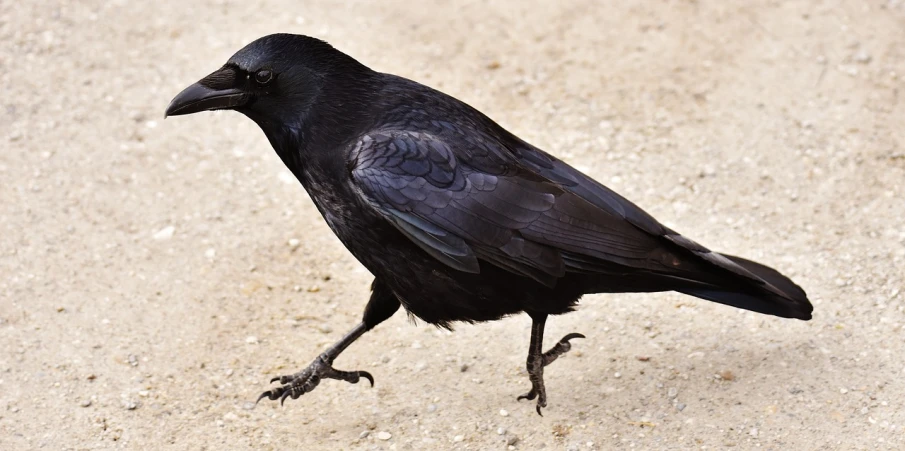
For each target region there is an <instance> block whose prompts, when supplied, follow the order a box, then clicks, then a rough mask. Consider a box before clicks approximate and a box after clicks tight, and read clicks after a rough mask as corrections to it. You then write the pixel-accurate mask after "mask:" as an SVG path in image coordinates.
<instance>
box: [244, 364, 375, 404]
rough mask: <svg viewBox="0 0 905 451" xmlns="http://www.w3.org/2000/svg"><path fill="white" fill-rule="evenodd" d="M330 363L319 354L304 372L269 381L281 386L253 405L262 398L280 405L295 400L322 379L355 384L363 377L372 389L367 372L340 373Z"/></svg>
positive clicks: (263, 394) (264, 394) (370, 378)
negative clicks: (287, 399) (277, 401)
mask: <svg viewBox="0 0 905 451" xmlns="http://www.w3.org/2000/svg"><path fill="white" fill-rule="evenodd" d="M331 363H332V362H331V361H330V359H329V358H327V357H326V356H325V355H323V354H321V355H320V356H318V358H316V359H314V361H313V362H311V365H308V367H307V368H305V369H304V370H302V371H299V372H298V373H295V374H292V375H287V376H280V377H275V378H273V379H271V380H270V383H274V382H276V381H280V384H282V386H281V387H277V388H275V389H273V390H267V391H266V392H264V393H261V396H259V397H258V400H257V401H255V404H257V403H258V402H260V401H261V400H262V399H264V398H268V399H270V400H271V401H275V400H277V399H279V400H280V404H281V405H282V404H283V402H284V401H286V398H292V399H297V398H298V397H299V396H302V395H304V394H305V393H308V392H310V391H311V390H314V388H315V387H317V384H319V383H320V382H321V380H323V379H337V380H341V381H346V382H350V383H352V384H356V383H358V380H359V379H360V378H362V377H363V378H365V379H367V380H368V381H369V382H370V383H371V386H372V387H373V386H374V378H373V377H372V376H371V374H370V373H368V372H367V371H340V370H337V369H334V368H333V367H332V366H331Z"/></svg>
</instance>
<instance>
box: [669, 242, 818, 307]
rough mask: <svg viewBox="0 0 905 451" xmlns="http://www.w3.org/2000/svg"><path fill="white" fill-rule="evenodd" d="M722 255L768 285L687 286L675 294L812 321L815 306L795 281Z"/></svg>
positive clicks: (738, 258)
mask: <svg viewBox="0 0 905 451" xmlns="http://www.w3.org/2000/svg"><path fill="white" fill-rule="evenodd" d="M723 256H724V257H726V258H728V259H729V260H731V261H732V262H733V263H735V264H736V265H739V266H741V267H742V268H744V269H745V270H747V271H748V272H750V273H752V274H754V275H755V276H757V277H759V278H760V279H762V280H763V281H764V282H766V283H767V286H756V285H755V284H751V283H747V281H745V282H746V283H742V284H740V285H739V286H738V287H732V288H724V287H720V286H707V287H687V288H681V289H678V290H676V291H679V292H681V293H685V294H688V295H691V296H695V297H699V298H702V299H707V300H708V301H713V302H719V303H720V304H726V305H731V306H733V307H738V308H743V309H745V310H751V311H754V312H758V313H765V314H768V315H775V316H779V317H783V318H797V319H802V320H809V319H811V312H812V311H813V310H814V307H813V306H812V305H811V303H810V301H808V297H807V294H805V292H804V290H802V289H801V287H799V286H798V285H796V284H795V282H792V281H791V280H789V278H788V277H786V276H784V275H782V274H780V273H779V271H776V270H775V269H773V268H770V267H767V266H764V265H762V264H760V263H756V262H752V261H750V260H746V259H744V258H740V257H734V256H731V255H725V254H723Z"/></svg>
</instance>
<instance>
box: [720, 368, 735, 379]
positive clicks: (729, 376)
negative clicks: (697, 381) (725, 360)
mask: <svg viewBox="0 0 905 451" xmlns="http://www.w3.org/2000/svg"><path fill="white" fill-rule="evenodd" d="M719 376H720V379H723V380H724V381H734V380H735V375H734V374H732V371H729V370H723V371H720V374H719Z"/></svg>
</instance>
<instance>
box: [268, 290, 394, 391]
mask: <svg viewBox="0 0 905 451" xmlns="http://www.w3.org/2000/svg"><path fill="white" fill-rule="evenodd" d="M371 289H372V293H371V300H370V301H368V305H367V307H365V313H364V319H363V320H362V322H360V323H358V325H357V326H355V327H354V328H353V329H352V330H351V331H349V333H347V334H346V335H345V336H343V337H342V338H341V339H340V340H339V341H337V342H336V343H334V344H333V346H330V348H329V349H327V350H326V351H324V353H323V354H321V355H319V356H318V357H317V358H316V359H314V361H313V362H311V364H310V365H308V367H307V368H305V369H303V370H302V371H299V372H298V373H295V374H290V375H286V376H280V377H275V378H273V379H271V380H270V382H271V383H272V382H276V381H279V382H280V384H282V385H281V386H280V387H277V388H274V389H273V390H267V391H265V392H264V393H261V396H259V397H258V401H260V400H262V399H264V398H268V399H270V400H277V399H279V400H280V404H282V403H283V402H284V401H286V398H292V399H297V398H298V397H299V396H302V395H303V394H305V393H308V392H310V391H312V390H314V388H315V387H317V385H318V384H320V382H321V380H323V379H337V380H341V381H346V382H350V383H353V384H355V383H358V381H359V380H360V379H361V378H365V379H367V380H368V381H369V382H370V383H371V386H372V387H373V386H374V378H373V377H372V376H371V374H370V373H368V372H367V371H340V370H337V369H335V368H333V361H334V360H336V358H337V357H339V354H340V353H342V352H343V351H344V350H345V349H346V348H347V347H349V345H351V344H352V342H354V341H355V340H357V339H358V337H361V336H362V335H364V333H365V332H367V331H369V330H371V329H372V328H373V327H374V326H376V325H377V324H380V323H381V322H383V321H384V320H386V319H387V318H389V317H390V316H392V315H393V313H395V312H396V310H398V309H399V299H398V298H397V297H396V295H395V294H393V292H392V291H390V290H389V289H388V288H386V287H385V286H384V285H383V284H381V283H379V282H378V281H377V280H375V281H374V284H373V285H372V286H371Z"/></svg>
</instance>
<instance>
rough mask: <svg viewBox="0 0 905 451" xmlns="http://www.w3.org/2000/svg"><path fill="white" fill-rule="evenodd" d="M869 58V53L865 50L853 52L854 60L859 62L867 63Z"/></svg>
mask: <svg viewBox="0 0 905 451" xmlns="http://www.w3.org/2000/svg"><path fill="white" fill-rule="evenodd" d="M870 60H871V57H870V54H869V53H867V52H865V51H864V50H861V51H859V52H858V53H856V54H855V61H857V62H859V63H861V64H867V63H869V62H870Z"/></svg>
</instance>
